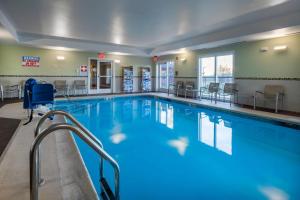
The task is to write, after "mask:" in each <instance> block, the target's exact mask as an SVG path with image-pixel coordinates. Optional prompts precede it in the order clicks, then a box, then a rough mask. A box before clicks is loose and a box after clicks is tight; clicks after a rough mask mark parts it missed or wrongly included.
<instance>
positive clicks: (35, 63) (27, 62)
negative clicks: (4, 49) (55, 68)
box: [22, 56, 40, 67]
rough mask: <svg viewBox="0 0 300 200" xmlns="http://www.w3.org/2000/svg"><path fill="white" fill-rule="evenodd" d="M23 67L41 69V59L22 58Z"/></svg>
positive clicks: (35, 57)
mask: <svg viewBox="0 0 300 200" xmlns="http://www.w3.org/2000/svg"><path fill="white" fill-rule="evenodd" d="M22 66H23V67H39V66H40V57H39V56H22Z"/></svg>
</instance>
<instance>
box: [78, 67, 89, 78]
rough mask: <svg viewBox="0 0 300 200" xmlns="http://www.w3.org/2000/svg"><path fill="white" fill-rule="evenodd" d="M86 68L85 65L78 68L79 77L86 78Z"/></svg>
mask: <svg viewBox="0 0 300 200" xmlns="http://www.w3.org/2000/svg"><path fill="white" fill-rule="evenodd" d="M87 71H88V66H87V65H81V66H80V71H79V72H80V76H87Z"/></svg>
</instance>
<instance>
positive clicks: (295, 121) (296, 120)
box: [56, 92, 300, 129]
mask: <svg viewBox="0 0 300 200" xmlns="http://www.w3.org/2000/svg"><path fill="white" fill-rule="evenodd" d="M134 96H145V97H147V96H151V97H154V98H160V99H163V100H171V101H174V102H178V103H187V104H188V105H190V106H197V107H199V108H207V109H211V110H214V111H223V112H226V113H232V114H237V115H242V116H246V117H250V118H255V119H258V120H259V119H263V120H266V121H269V122H275V123H276V122H277V124H278V125H282V126H288V127H293V126H297V129H298V128H299V129H300V117H295V116H290V115H284V114H278V113H271V112H266V111H260V110H253V109H249V108H241V107H238V106H235V105H234V104H232V105H231V106H230V104H229V103H224V102H218V103H217V104H215V103H211V102H210V101H208V100H204V99H203V100H196V99H188V98H183V97H177V96H174V95H167V94H165V93H152V92H150V93H134V94H111V95H99V96H82V97H70V100H89V99H91V100H95V99H112V98H116V97H134ZM56 101H58V102H59V101H65V98H58V99H56Z"/></svg>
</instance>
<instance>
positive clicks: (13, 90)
mask: <svg viewBox="0 0 300 200" xmlns="http://www.w3.org/2000/svg"><path fill="white" fill-rule="evenodd" d="M20 92H21V89H20V85H18V84H16V85H4V86H2V93H1V98H4V97H8V98H14V97H18V98H19V99H21V93H20Z"/></svg>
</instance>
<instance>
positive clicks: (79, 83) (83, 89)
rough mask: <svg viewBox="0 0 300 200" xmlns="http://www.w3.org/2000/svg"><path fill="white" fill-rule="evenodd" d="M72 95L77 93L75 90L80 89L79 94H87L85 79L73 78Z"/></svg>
mask: <svg viewBox="0 0 300 200" xmlns="http://www.w3.org/2000/svg"><path fill="white" fill-rule="evenodd" d="M73 90H74V95H76V94H77V91H81V93H80V94H87V86H86V84H85V80H74V83H73Z"/></svg>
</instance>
